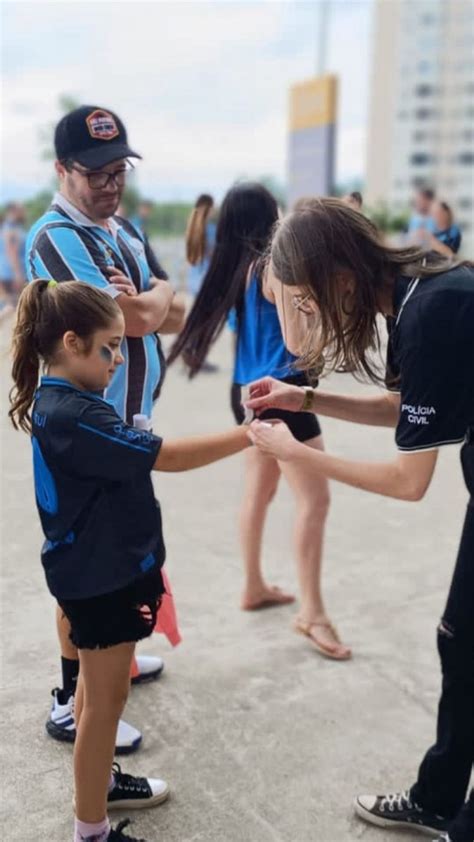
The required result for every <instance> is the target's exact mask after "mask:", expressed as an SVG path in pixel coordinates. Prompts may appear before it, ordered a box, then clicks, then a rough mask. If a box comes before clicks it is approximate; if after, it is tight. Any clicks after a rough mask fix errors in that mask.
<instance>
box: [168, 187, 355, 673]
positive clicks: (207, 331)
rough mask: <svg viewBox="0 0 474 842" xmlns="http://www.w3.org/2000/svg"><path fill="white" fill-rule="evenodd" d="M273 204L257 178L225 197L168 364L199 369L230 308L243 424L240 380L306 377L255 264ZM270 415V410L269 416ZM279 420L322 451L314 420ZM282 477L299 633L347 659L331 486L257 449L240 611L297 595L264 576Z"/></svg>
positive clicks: (250, 457) (250, 461) (244, 535)
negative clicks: (328, 603) (327, 532)
mask: <svg viewBox="0 0 474 842" xmlns="http://www.w3.org/2000/svg"><path fill="white" fill-rule="evenodd" d="M277 220H278V207H277V203H276V201H275V199H274V198H273V196H272V195H271V194H270V193H269V192H268V190H266V189H265V188H264V187H263V186H262V185H260V184H239V185H237V186H235V187H233V188H232V189H231V190H230V191H229V192H228V194H227V196H226V197H225V199H224V202H223V204H222V207H221V211H220V214H219V222H218V226H217V237H216V246H215V249H214V252H213V256H212V259H211V264H210V266H209V269H208V272H207V274H206V277H205V279H204V282H203V285H202V287H201V290H200V292H199V295H198V297H197V299H196V302H195V304H194V307H193V309H192V310H191V313H190V315H189V317H188V320H187V323H186V326H185V328H184V330H183V331H182V333H181V334H180V336H179V338H178V340H177V342H176V343H175V345H174V347H173V349H172V352H171V355H170V361H172V360H174V359H176V357H177V356H178V355H179V354H182V353H183V352H184V359H185V362H186V363H187V364H188V365H189V368H190V373H191V375H193V374H196V373H197V372H198V371H199V370H200V369H201V368H202V365H203V363H204V361H205V359H206V355H207V353H208V351H209V348H210V347H211V345H212V343H213V342H215V340H216V339H217V337H218V336H219V334H220V332H221V330H222V328H223V326H224V325H225V323H226V320H227V319H228V317H229V314H231V313H235V314H236V323H237V330H236V358H235V368H234V383H233V386H232V409H233V412H234V416H235V419H236V421H237V423H239V424H240V423H242V421H243V419H244V411H243V409H242V387H244V386H246V385H247V384H249V383H251V382H252V381H253V380H256V379H257V378H258V377H262V376H263V375H269V374H271V375H273V376H274V377H277V378H278V379H279V380H282V381H285V382H289V383H293V384H298V385H300V386H304V385H306V384H307V383H308V380H307V377H306V375H305V374H302V373H298V372H297V371H296V370H295V367H294V363H295V361H296V357H295V356H293V355H291V354H290V353H289V352H288V351H287V350H286V348H285V345H284V342H283V337H282V332H281V329H280V325H279V322H278V314H277V310H276V307H275V303H274V299H273V298H272V296H271V295H270V294H269V293H268V292H267V290H266V287H265V284H264V282H263V277H262V272H261V271H260V270H259V263H261V262H262V261H261V260H259V258H261V256H262V254H263V253H264V252H265V250H266V248H267V246H268V243H269V240H270V237H271V233H272V230H273V227H274V225H275V223H276V222H277ZM271 414H272V413H271ZM273 416H274V417H275V416H277V417H283V418H285V420H286V421H287V423H288V424H289V425H290V427H291V429H292V430H293V432H294V434H295V436H296V437H297V438H298V440H299V441H301V442H304V444H305V445H306V446H307V447H308V448H316V449H317V450H322V449H323V442H322V436H321V429H320V426H319V423H318V421H317V419H316V418H315V417H314V416H313V415H311V414H308V413H305V412H300V413H298V414H297V415H296V416H295V415H292V414H291V413H286V414H285V413H283V415H281V414H279V413H273ZM281 473H283V475H284V476H285V478H286V479H287V481H288V483H289V485H290V487H291V489H292V491H293V493H294V495H295V497H296V501H297V506H298V510H297V511H298V515H297V522H296V527H295V550H296V556H297V560H298V573H299V581H300V588H301V609H300V613H299V615H298V616H297V617H296V619H295V630H296V631H297V632H299V633H301V634H303V635H305V636H307V638H308V639H309V640H310V641H311V644H312V645H313V646H314V648H315V649H317V651H318V652H320V653H321V654H323V655H325V656H327V657H330V658H334V659H337V660H343V659H346V658H349V657H350V655H351V652H350V649H349V648H348V647H346V646H344V645H343V644H342V643H341V641H340V640H339V637H338V635H337V632H336V630H335V629H334V627H333V626H332V624H331V623H330V621H329V619H328V617H327V614H326V610H325V606H324V602H323V597H322V593H321V561H322V549H323V533H324V524H325V520H326V515H327V510H328V506H329V491H328V483H327V481H326V480H325V479H324V478H323V477H322V478H321V481H320V482H319V483H317V484H316V485H314V483H312V482H311V483H309V482H308V478H307V476H306V473H305V471H304V470H303V471H302V470H300V469H299V468H296V470H294V469H293V467H290V468H289V469H288V466H287V465H285V464H284V463H282V462H278V461H277V460H276V459H268V458H267V457H262V456H261V454H260V453H258V452H257V451H256V450H252V451H249V452H248V454H247V459H246V477H245V492H244V497H243V501H242V508H241V516H240V536H241V547H242V554H243V557H244V567H245V585H244V592H243V596H242V608H243V609H245V610H255V609H259V608H264V607H267V606H273V605H284V604H288V603H291V602H293V601H294V597H292V596H291V595H289V594H285V593H283V592H282V591H280V590H279V589H278V588H276V587H271V586H270V585H269V584H267V583H266V582H265V580H264V578H263V575H262V567H261V545H262V538H263V529H264V525H265V517H266V514H267V510H268V506H269V504H270V502H271V500H272V498H273V496H274V494H275V492H276V489H277V485H278V481H279V478H280V474H281Z"/></svg>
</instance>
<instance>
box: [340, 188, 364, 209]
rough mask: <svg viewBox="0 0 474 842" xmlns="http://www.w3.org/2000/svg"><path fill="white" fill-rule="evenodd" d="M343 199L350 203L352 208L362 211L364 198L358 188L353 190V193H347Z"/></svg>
mask: <svg viewBox="0 0 474 842" xmlns="http://www.w3.org/2000/svg"><path fill="white" fill-rule="evenodd" d="M342 201H343V202H345V203H346V205H349V207H350V208H353V209H354V210H358V211H361V210H362V205H363V202H364V200H363V198H362V193H359V191H358V190H353V192H352V193H346V195H345V196H343V197H342Z"/></svg>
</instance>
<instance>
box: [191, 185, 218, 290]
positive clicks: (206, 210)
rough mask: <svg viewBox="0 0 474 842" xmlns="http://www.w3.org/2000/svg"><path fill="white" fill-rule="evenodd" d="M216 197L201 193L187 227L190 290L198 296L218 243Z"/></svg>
mask: <svg viewBox="0 0 474 842" xmlns="http://www.w3.org/2000/svg"><path fill="white" fill-rule="evenodd" d="M213 208H214V199H213V198H212V196H210V195H209V194H208V193H201V195H200V196H198V198H197V200H196V204H195V205H194V209H193V211H192V212H191V216H190V217H189V219H188V224H187V227H186V260H187V262H188V264H189V270H188V292H189V294H190V295H192V297H193V298H195V297H196V295H197V294H198V292H199V290H200V289H201V284H202V282H203V279H204V277H205V275H206V272H207V270H208V268H209V263H210V260H211V257H212V252H213V250H214V246H215V244H216V223H215V220H214V219H213V218H212V211H213Z"/></svg>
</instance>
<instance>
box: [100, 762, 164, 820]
mask: <svg viewBox="0 0 474 842" xmlns="http://www.w3.org/2000/svg"><path fill="white" fill-rule="evenodd" d="M112 772H113V774H114V786H113V788H112V789H111V790H110V792H109V794H108V797H107V804H108V807H109V809H110V810H143V809H146V808H147V807H157V806H158V804H162V803H163V801H166V799H167V798H168V796H169V794H170V790H169V786H168V784H167V783H166V781H162V780H160V779H159V778H137V777H135V775H126V774H125V773H124V772H122V770H121V768H120V766H119V764H118V763H114V764H113V766H112Z"/></svg>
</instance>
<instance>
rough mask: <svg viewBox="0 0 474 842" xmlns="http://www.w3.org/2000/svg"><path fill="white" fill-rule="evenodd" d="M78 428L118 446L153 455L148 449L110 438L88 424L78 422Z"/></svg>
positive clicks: (113, 437)
mask: <svg viewBox="0 0 474 842" xmlns="http://www.w3.org/2000/svg"><path fill="white" fill-rule="evenodd" d="M77 426H78V427H81V429H82V430H87V431H88V432H89V433H95V434H96V435H97V436H102V438H103V439H108V440H109V441H113V442H115V443H116V444H123V445H124V447H130V448H131V449H132V450H141V451H142V452H143V453H152V451H151V450H150V448H148V447H141V446H140V445H139V444H131V443H130V442H128V441H124V440H123V439H119V438H116V437H115V436H110V435H109V434H108V433H104V432H103V430H98V429H97V428H96V427H89V425H88V424H82V423H81V422H80V421H78V424H77Z"/></svg>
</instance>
